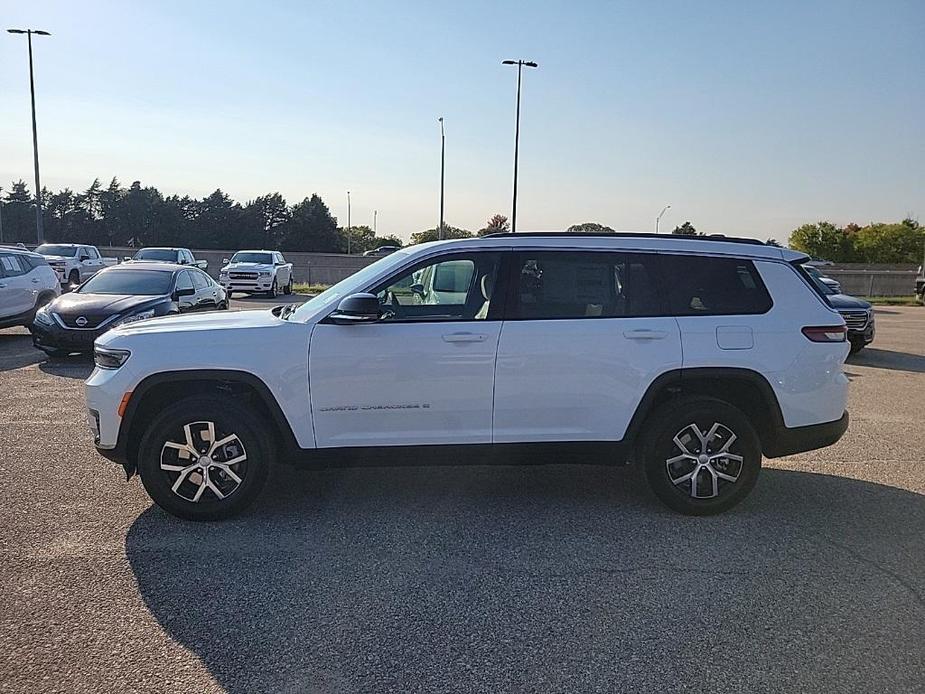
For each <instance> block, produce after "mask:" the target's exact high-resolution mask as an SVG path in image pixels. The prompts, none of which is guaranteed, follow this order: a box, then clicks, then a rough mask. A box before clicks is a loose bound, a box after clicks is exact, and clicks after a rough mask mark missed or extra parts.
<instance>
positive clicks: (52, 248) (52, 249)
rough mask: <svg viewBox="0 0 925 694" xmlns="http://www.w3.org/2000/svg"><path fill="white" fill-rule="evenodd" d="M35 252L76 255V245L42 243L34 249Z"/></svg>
mask: <svg viewBox="0 0 925 694" xmlns="http://www.w3.org/2000/svg"><path fill="white" fill-rule="evenodd" d="M35 252H36V253H40V254H41V255H61V256H65V255H66V256H69V257H73V256H75V255H77V246H60V245H58V244H54V243H43V244H42V245H41V246H39V247H38V248H36V249H35Z"/></svg>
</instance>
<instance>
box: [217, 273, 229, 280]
mask: <svg viewBox="0 0 925 694" xmlns="http://www.w3.org/2000/svg"><path fill="white" fill-rule="evenodd" d="M218 277H219V279H223V280H225V279H228V273H227V272H220V273H218Z"/></svg>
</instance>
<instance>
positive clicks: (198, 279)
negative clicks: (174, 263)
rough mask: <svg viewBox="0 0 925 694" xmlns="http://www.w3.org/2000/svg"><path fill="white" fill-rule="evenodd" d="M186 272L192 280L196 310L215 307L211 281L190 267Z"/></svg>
mask: <svg viewBox="0 0 925 694" xmlns="http://www.w3.org/2000/svg"><path fill="white" fill-rule="evenodd" d="M187 272H189V274H190V277H191V278H192V280H193V288H194V289H195V290H196V295H195V299H196V301H195V308H196V310H197V311H209V310H211V309H213V308H215V306H216V301H215V289H214V288H213V287H212V282H211V281H210V280H209V278H208V277H206V275H205V273H203V272H202V271H200V270H194V269H190V270H188V271H187Z"/></svg>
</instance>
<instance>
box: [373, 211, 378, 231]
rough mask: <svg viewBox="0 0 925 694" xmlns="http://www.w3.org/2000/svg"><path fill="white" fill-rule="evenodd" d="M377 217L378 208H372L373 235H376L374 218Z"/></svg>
mask: <svg viewBox="0 0 925 694" xmlns="http://www.w3.org/2000/svg"><path fill="white" fill-rule="evenodd" d="M378 218H379V210H373V236H375V235H376V220H377V219H378Z"/></svg>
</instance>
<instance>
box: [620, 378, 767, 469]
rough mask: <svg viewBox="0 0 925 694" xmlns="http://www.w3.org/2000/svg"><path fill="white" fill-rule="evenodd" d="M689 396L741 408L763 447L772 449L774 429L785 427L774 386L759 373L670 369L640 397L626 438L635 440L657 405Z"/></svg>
mask: <svg viewBox="0 0 925 694" xmlns="http://www.w3.org/2000/svg"><path fill="white" fill-rule="evenodd" d="M692 395H703V396H707V397H713V398H717V399H718V400H722V401H724V402H727V403H729V404H730V405H733V406H734V407H737V408H738V409H740V410H742V412H743V413H744V414H745V416H746V417H748V418H749V420H750V421H751V423H752V425H753V426H754V427H755V431H756V433H757V434H758V438H759V439H760V441H761V448H762V450H763V451H770V450H772V449H773V448H774V446H775V443H776V439H777V432H778V431H779V430H780V429H781V428H783V427H784V418H783V414H782V413H781V409H780V403H779V402H778V400H777V395H775V393H774V389H773V388H772V387H771V384H770V383H769V382H768V379H767V378H765V377H764V376H763V375H762V374H760V373H759V372H757V371H753V370H752V369H745V368H731V367H696V368H689V369H673V370H672V371H667V372H665V373H663V374H661V375H660V376H658V377H657V378H656V379H655V380H654V381H652V383H651V384H650V385H649V387H648V389H646V392H645V394H644V395H643V396H642V399H641V400H640V403H639V406H638V407H637V408H636V413H635V414H634V415H633V418H632V419H631V420H630V424H629V426H628V427H627V432H626V439H627V440H628V441H632V442H635V441H637V440H638V439H639V436H640V434H641V433H642V431H643V429H644V427H645V424H646V421H647V420H648V418H649V417H650V415H651V414H652V413H653V412H655V410H657V409H658V407H659V406H661V405H662V404H664V403H666V402H670V401H671V400H673V399H677V398H679V397H682V396H692ZM769 457H770V456H769Z"/></svg>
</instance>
